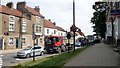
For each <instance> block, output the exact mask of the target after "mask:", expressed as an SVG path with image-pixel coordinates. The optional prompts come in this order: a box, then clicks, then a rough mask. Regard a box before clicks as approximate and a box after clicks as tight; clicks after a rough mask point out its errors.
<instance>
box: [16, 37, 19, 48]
mask: <svg viewBox="0 0 120 68" xmlns="http://www.w3.org/2000/svg"><path fill="white" fill-rule="evenodd" d="M16 48H19V39H18V38H16Z"/></svg>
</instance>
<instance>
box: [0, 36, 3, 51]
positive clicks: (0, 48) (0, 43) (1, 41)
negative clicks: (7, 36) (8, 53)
mask: <svg viewBox="0 0 120 68" xmlns="http://www.w3.org/2000/svg"><path fill="white" fill-rule="evenodd" d="M2 45H3V39H2V38H0V50H2Z"/></svg>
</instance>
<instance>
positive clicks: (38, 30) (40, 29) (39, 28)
mask: <svg viewBox="0 0 120 68" xmlns="http://www.w3.org/2000/svg"><path fill="white" fill-rule="evenodd" d="M41 31H42V28H41V26H40V25H35V32H36V33H39V32H41Z"/></svg>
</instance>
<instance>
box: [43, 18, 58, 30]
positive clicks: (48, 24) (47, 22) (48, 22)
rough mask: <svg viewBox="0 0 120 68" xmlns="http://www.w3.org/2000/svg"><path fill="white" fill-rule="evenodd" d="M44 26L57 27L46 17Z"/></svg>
mask: <svg viewBox="0 0 120 68" xmlns="http://www.w3.org/2000/svg"><path fill="white" fill-rule="evenodd" d="M44 27H47V28H52V29H56V26H55V25H54V24H53V23H52V22H51V21H49V20H46V19H44Z"/></svg>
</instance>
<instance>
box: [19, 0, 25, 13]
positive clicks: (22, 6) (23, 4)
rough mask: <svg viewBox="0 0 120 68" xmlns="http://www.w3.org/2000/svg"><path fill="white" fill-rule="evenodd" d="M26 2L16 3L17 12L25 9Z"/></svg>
mask: <svg viewBox="0 0 120 68" xmlns="http://www.w3.org/2000/svg"><path fill="white" fill-rule="evenodd" d="M25 6H26V2H18V3H17V10H19V11H21V9H23V8H25Z"/></svg>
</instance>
